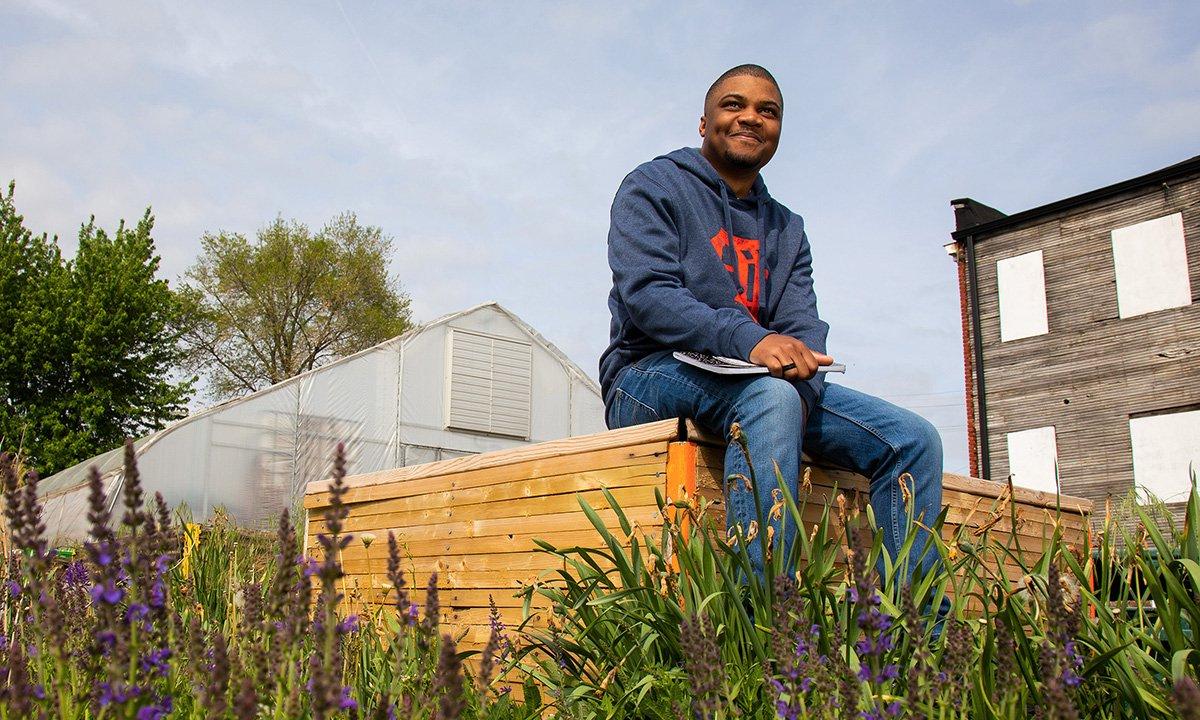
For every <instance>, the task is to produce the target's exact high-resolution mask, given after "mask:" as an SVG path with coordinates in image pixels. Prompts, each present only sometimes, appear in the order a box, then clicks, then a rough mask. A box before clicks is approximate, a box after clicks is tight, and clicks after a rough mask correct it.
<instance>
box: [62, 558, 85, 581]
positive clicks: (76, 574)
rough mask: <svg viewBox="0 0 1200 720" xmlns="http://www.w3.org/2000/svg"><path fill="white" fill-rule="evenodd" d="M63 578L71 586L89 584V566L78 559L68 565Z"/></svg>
mask: <svg viewBox="0 0 1200 720" xmlns="http://www.w3.org/2000/svg"><path fill="white" fill-rule="evenodd" d="M63 580H64V581H65V582H66V583H67V585H69V586H70V587H81V586H83V585H86V584H87V581H88V571H87V566H86V565H84V564H83V563H82V562H80V561H78V560H76V561H74V562H72V563H71V564H70V565H68V566H67V569H66V570H64V571H63Z"/></svg>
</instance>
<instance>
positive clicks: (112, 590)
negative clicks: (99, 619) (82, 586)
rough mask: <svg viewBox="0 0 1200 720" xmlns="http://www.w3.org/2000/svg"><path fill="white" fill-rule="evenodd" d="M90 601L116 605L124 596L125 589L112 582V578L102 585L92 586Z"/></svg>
mask: <svg viewBox="0 0 1200 720" xmlns="http://www.w3.org/2000/svg"><path fill="white" fill-rule="evenodd" d="M91 595H92V602H102V603H105V604H106V605H116V604H117V603H119V602H121V600H122V599H124V597H125V591H124V590H122V589H121V588H119V587H117V586H116V585H115V584H113V581H112V580H108V581H106V582H105V583H104V584H103V585H93V586H92V591H91Z"/></svg>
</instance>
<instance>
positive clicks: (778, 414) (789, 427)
mask: <svg viewBox="0 0 1200 720" xmlns="http://www.w3.org/2000/svg"><path fill="white" fill-rule="evenodd" d="M737 413H738V415H739V416H740V417H743V418H747V419H750V418H753V419H755V420H766V421H769V422H770V423H773V424H777V425H778V427H779V428H780V429H781V430H785V431H786V432H789V433H796V432H798V431H799V429H800V427H801V426H802V425H803V423H804V401H803V400H802V399H801V398H800V393H798V392H796V388H795V386H793V385H792V384H791V383H790V382H788V381H787V380H782V379H780V378H774V377H766V376H765V377H760V378H755V380H754V381H753V382H752V383H750V384H749V385H748V386H747V387H746V389H745V391H743V392H742V394H741V396H740V397H739V398H738V402H737Z"/></svg>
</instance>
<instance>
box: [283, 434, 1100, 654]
mask: <svg viewBox="0 0 1200 720" xmlns="http://www.w3.org/2000/svg"><path fill="white" fill-rule="evenodd" d="M723 458H724V445H723V444H722V443H721V442H720V441H718V440H716V439H714V438H712V437H711V436H708V435H705V434H703V433H701V432H699V431H697V430H696V428H695V427H694V426H692V425H691V423H687V422H681V421H674V420H666V421H663V422H658V423H651V424H647V425H639V426H637V427H632V428H625V429H622V430H614V431H610V432H605V433H599V434H596V435H588V436H584V437H575V438H567V439H563V440H555V441H552V442H545V443H540V444H536V445H527V446H524V447H519V448H514V449H511V450H504V451H498V452H491V453H484V454H482V455H471V456H467V457H460V458H455V459H452V460H444V461H441V462H435V463H429V464H426V465H416V466H410V467H403V468H397V469H395V470H386V471H381V472H376V473H370V474H365V475H355V476H351V477H349V478H347V482H348V484H349V485H350V490H349V492H348V493H347V494H346V497H345V501H346V503H347V504H348V505H349V509H350V517H349V520H348V521H347V523H346V530H347V532H350V533H353V534H354V535H355V536H356V538H357V537H361V535H362V534H363V533H371V534H373V535H374V536H375V538H376V540H375V542H374V543H373V544H372V545H371V546H370V547H365V546H364V545H363V544H362V543H361V542H359V541H358V540H357V539H356V541H355V542H353V543H352V544H351V545H350V546H349V547H348V548H347V549H346V550H345V551H344V552H343V557H342V563H343V567H344V569H345V572H346V585H345V588H346V592H347V595H348V596H349V597H348V602H349V607H350V611H351V612H353V611H357V610H360V609H363V608H365V607H369V606H374V605H376V604H379V603H381V602H382V603H388V602H390V598H391V596H389V595H388V594H387V592H388V591H387V589H386V588H385V585H384V582H385V580H386V573H387V569H386V568H387V534H388V531H389V530H390V531H393V532H395V533H396V536H397V539H398V540H400V541H401V543H402V547H403V548H404V554H405V562H404V568H405V570H406V579H408V581H409V583H410V586H409V588H408V589H409V591H410V595H411V597H412V599H413V600H415V601H416V602H418V603H420V604H421V605H422V607H423V606H424V603H425V589H424V588H425V585H426V581H427V578H428V577H429V575H430V574H431V573H433V572H437V573H438V587H439V600H440V603H441V607H442V611H443V622H444V624H445V625H446V626H447V631H448V632H451V634H453V635H454V636H455V637H458V636H459V635H460V634H461V635H462V639H461V640H460V647H462V648H463V649H477V648H482V646H483V644H484V643H485V642H486V641H487V638H488V632H489V623H488V613H489V608H488V602H489V597H490V598H492V599H493V600H494V601H495V603H496V605H497V606H498V608H499V610H500V613H501V616H502V619H503V621H504V623H505V624H506V625H507V626H509V627H514V626H516V625H517V624H519V623H520V621H521V613H522V608H521V603H522V600H521V599H520V598H518V597H514V594H515V593H516V592H517V591H518V590H519V589H520V588H521V587H522V585H524V584H526V583H532V582H536V581H538V580H539V578H541V579H542V580H546V579H552V578H551V576H552V571H554V570H556V569H559V568H561V566H562V562H561V561H559V562H555V560H556V559H555V558H554V557H553V556H552V555H549V554H546V553H543V552H539V551H538V550H537V549H536V546H535V545H534V542H533V541H534V539H535V538H540V539H543V540H546V541H548V542H550V543H552V544H554V545H555V546H557V547H567V546H572V545H583V546H595V547H599V546H600V545H601V543H600V541H599V535H598V534H597V533H596V531H595V529H594V528H593V527H592V525H591V523H590V522H589V521H588V519H587V517H586V516H585V515H584V513H583V512H582V511H581V510H580V508H579V498H583V499H584V500H586V501H587V502H588V503H589V504H590V505H591V506H592V507H593V508H594V509H596V511H597V512H598V513H599V515H600V517H601V518H603V519H604V520H605V522H607V523H608V524H609V527H610V528H612V529H613V530H614V533H615V534H617V536H618V537H621V536H622V535H621V533H620V529H619V524H618V522H617V519H616V516H615V514H614V513H613V512H612V511H611V510H609V509H608V503H607V501H606V500H605V498H604V495H603V494H602V492H601V488H607V489H608V490H609V491H610V492H611V493H612V494H613V496H614V497H615V498H616V499H617V501H618V502H619V503H620V505H621V507H622V509H623V510H624V511H625V514H626V516H627V517H628V519H629V521H630V522H631V523H633V524H635V525H636V526H637V527H638V528H640V529H641V530H642V531H646V532H650V533H656V532H657V531H658V530H659V529H660V528H661V526H662V522H663V519H662V516H661V514H660V513H659V510H658V507H657V505H656V502H655V489H656V488H657V489H659V490H660V491H661V492H662V493H663V495H664V497H667V498H671V499H675V498H680V497H685V493H686V497H689V498H691V499H692V500H693V501H696V500H698V498H706V499H707V500H709V501H710V502H711V503H712V506H711V508H710V512H711V513H712V514H713V515H720V514H721V513H723V508H724V506H723V504H722V491H721V482H720V479H721V476H722V465H723ZM809 467H811V470H809V471H808V473H807V477H808V480H809V483H810V484H811V490H810V491H807V492H806V497H804V496H802V497H800V498H798V501H803V500H805V499H807V505H806V507H805V512H804V514H805V525H806V528H811V523H812V522H815V521H817V520H819V518H820V514H821V509H822V506H823V504H824V503H826V502H833V501H835V498H834V488H835V487H836V488H837V491H838V492H840V493H844V494H846V495H847V499H848V502H847V504H848V505H851V506H858V507H864V506H865V505H866V502H867V480H866V479H865V478H863V477H861V476H858V475H854V474H852V473H849V472H845V471H841V470H836V469H832V468H825V467H820V466H816V465H812V466H809ZM943 484H944V496H943V502H944V503H946V504H947V505H949V506H950V512H949V516H948V518H947V524H946V526H945V530H944V535H945V536H946V537H947V538H951V537H953V536H954V534H955V533H956V532H957V530H958V529H959V528H960V527H961V526H964V525H965V526H967V527H968V528H970V529H973V530H974V531H977V532H979V533H982V531H983V530H985V529H986V530H989V531H990V534H991V536H992V537H993V538H997V539H1000V540H1001V541H1007V540H1008V538H1009V536H1010V535H1011V534H1012V533H1013V530H1014V528H1013V522H1012V512H1013V510H1014V507H1013V506H1015V513H1016V517H1017V522H1016V535H1017V537H1018V539H1019V541H1020V546H1021V550H1022V552H1023V554H1024V555H1025V557H1026V558H1027V560H1028V561H1029V562H1032V561H1033V559H1034V558H1036V557H1037V556H1038V555H1040V554H1041V551H1042V548H1043V545H1044V542H1045V540H1046V539H1048V538H1049V537H1050V536H1051V535H1052V534H1053V531H1054V527H1055V524H1056V522H1057V523H1058V524H1059V525H1060V526H1061V527H1062V529H1063V535H1064V538H1065V539H1066V540H1067V542H1068V543H1072V544H1074V545H1076V546H1078V547H1080V548H1083V549H1086V547H1087V540H1088V515H1089V513H1090V512H1091V503H1090V502H1089V501H1087V500H1083V499H1079V498H1073V497H1066V496H1063V497H1062V498H1061V505H1062V514H1061V515H1060V516H1058V519H1057V520H1056V519H1055V518H1056V512H1055V507H1056V500H1055V497H1054V496H1053V495H1049V494H1046V493H1041V492H1035V491H1032V490H1025V489H1021V488H1016V489H1014V490H1013V492H1012V495H1013V497H1012V498H1011V499H1010V498H1009V497H1008V495H1009V492H1008V487H1007V485H1005V484H1001V483H993V482H987V481H984V480H978V479H974V478H969V477H963V476H960V475H951V474H947V475H946V476H945V478H944V480H943ZM328 485H329V483H328V481H321V482H313V483H309V485H308V488H307V490H306V494H305V498H304V506H305V508H306V510H307V521H306V529H305V544H306V552H308V553H314V552H317V550H316V548H317V547H318V545H317V543H316V535H317V534H318V533H322V532H325V531H326V526H325V521H324V517H325V513H326V511H327V510H328V507H329V494H328ZM716 520H717V522H721V523H723V520H722V519H721V518H720V517H717V518H716ZM634 535H635V536H637V537H640V536H641V533H640V532H638V531H636V530H635V532H634ZM1004 571H1005V573H1006V574H1007V575H1008V576H1010V577H1012V578H1014V579H1017V578H1019V577H1020V572H1021V571H1020V570H1019V568H1018V567H1017V566H1016V565H1013V564H1007V565H1006V566H1005V567H1004ZM414 574H415V582H414V580H413V578H414ZM412 585H416V587H415V588H414V587H412ZM536 597H537V596H536V595H535V598H536ZM543 602H544V601H543ZM534 610H535V611H537V612H538V613H544V612H545V605H544V604H543V605H541V606H539V605H538V604H537V603H536V602H535V604H534ZM533 622H537V623H539V624H541V623H544V619H543V617H535V618H534V621H533Z"/></svg>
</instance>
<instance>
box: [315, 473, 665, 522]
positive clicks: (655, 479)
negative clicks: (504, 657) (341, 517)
mask: <svg viewBox="0 0 1200 720" xmlns="http://www.w3.org/2000/svg"><path fill="white" fill-rule="evenodd" d="M661 470H662V466H661V465H636V466H632V467H630V468H614V469H611V470H607V471H604V472H597V473H587V474H577V475H562V476H555V477H550V478H537V479H534V480H525V481H519V482H513V483H511V484H509V485H504V484H495V485H489V486H487V487H483V488H474V489H468V490H447V491H445V492H440V493H439V492H430V493H426V494H423V495H409V496H406V497H401V498H396V499H394V500H388V499H380V500H374V501H371V502H370V503H364V504H361V505H356V506H354V507H352V508H351V509H350V517H349V518H348V519H347V521H346V524H345V529H346V530H347V531H359V530H370V529H374V528H377V527H383V526H388V525H390V526H407V525H425V524H429V523H432V522H446V521H448V520H449V519H450V518H452V517H453V518H456V519H458V520H462V521H466V520H477V519H479V517H475V516H473V515H472V514H471V513H472V512H473V510H472V509H470V508H469V506H475V505H481V504H489V503H497V502H501V501H506V500H527V501H529V502H536V501H537V500H538V498H541V497H551V496H555V495H568V494H569V495H574V494H575V493H577V492H590V491H595V490H598V489H600V488H602V487H607V488H609V489H610V490H616V489H619V488H644V487H651V488H652V487H657V486H659V485H660V484H661V482H662V478H663V477H664V476H665V473H663V472H662V471H661ZM649 497H650V499H651V500H650V501H651V502H653V500H654V495H653V492H651V494H650V496H649ZM506 507H507V506H506ZM603 507H607V503H604V504H603ZM574 509H578V508H577V507H576V508H574ZM475 510H478V508H475ZM325 512H326V510H325V508H313V509H311V510H310V516H311V517H312V523H313V526H314V527H315V528H316V529H317V530H319V531H321V532H324V531H325V530H326V529H327V526H326V525H325V520H324V518H325ZM481 517H492V518H496V517H503V516H497V515H496V513H495V512H494V511H492V510H488V511H485V512H483V513H482V515H481ZM383 518H388V519H383Z"/></svg>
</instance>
